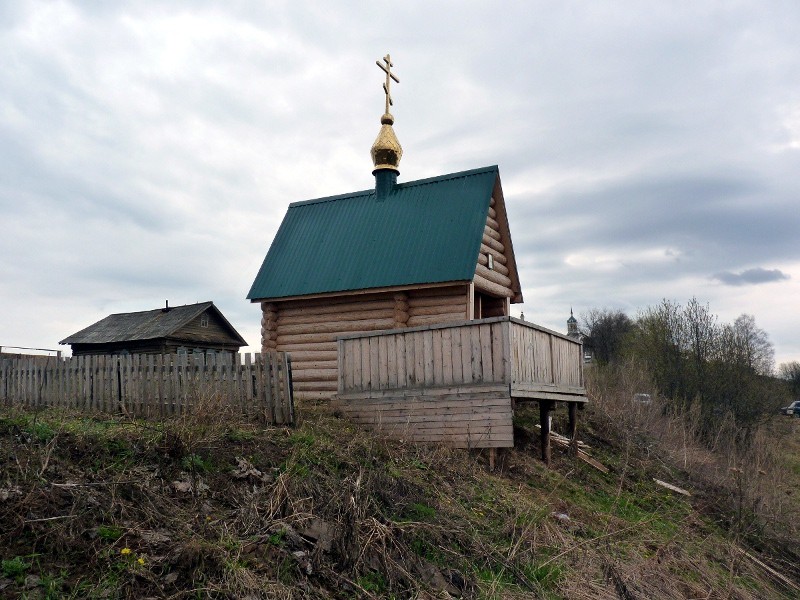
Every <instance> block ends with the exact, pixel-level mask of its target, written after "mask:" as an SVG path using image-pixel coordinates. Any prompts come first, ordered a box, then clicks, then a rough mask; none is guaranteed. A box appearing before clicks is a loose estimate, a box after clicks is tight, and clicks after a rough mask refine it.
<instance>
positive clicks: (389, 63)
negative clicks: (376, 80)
mask: <svg viewBox="0 0 800 600" xmlns="http://www.w3.org/2000/svg"><path fill="white" fill-rule="evenodd" d="M383 62H384V63H386V64H385V65H382V64H381V61H379V60H376V61H375V64H376V65H378V66H379V67H380V68H381V69H382V70H383V72H384V73H386V83H384V84H383V91H384V92H385V93H386V112H387V113H388V112H389V107H390V106H392V105H393V104H394V102H392V94H391V92H390V91H389V86H390V85H391V83H392V82H391V79H394V81H395V83H400V80H399V79H398V78H397V76H396V75H395V74H394V73H392V67H393V66H394V65H393V64H392V59H391V57H390V56H389V55H388V54H387V55H386V56H384V57H383Z"/></svg>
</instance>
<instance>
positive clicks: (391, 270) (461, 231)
mask: <svg viewBox="0 0 800 600" xmlns="http://www.w3.org/2000/svg"><path fill="white" fill-rule="evenodd" d="M498 177H499V172H498V168H497V166H491V167H484V168H481V169H473V170H471V171H463V172H461V173H452V174H450V175H442V176H439V177H432V178H430V179H421V180H419V181H409V182H407V183H400V184H397V185H395V186H394V188H393V189H392V191H391V192H390V193H389V194H388V196H386V197H385V198H379V197H377V196H376V194H375V190H366V191H362V192H354V193H352V194H344V195H341V196H332V197H329V198H321V199H319V200H309V201H307V202H295V203H293V204H290V205H289V210H288V211H287V213H286V216H285V217H284V219H283V222H282V223H281V226H280V229H279V230H278V233H277V234H276V236H275V239H274V240H273V242H272V246H270V249H269V252H268V253H267V256H266V258H265V259H264V263H263V264H262V265H261V269H260V270H259V272H258V275H257V276H256V278H255V281H254V282H253V285H252V287H251V288H250V292H249V293H248V294H247V297H248V299H250V300H258V299H263V298H286V297H289V296H302V295H308V294H320V293H327V292H342V291H349V290H362V289H370V288H380V287H390V286H401V285H413V284H420V283H443V282H449V281H471V280H472V277H473V275H474V273H475V265H476V264H477V262H478V253H479V252H480V245H481V239H482V237H483V229H484V226H485V225H486V215H487V211H488V209H489V202H490V200H491V198H492V191H493V189H494V186H495V182H496V181H497V179H498Z"/></svg>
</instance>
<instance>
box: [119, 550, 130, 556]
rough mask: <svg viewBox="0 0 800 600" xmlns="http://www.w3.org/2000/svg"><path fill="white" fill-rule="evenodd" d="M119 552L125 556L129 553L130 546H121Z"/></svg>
mask: <svg viewBox="0 0 800 600" xmlns="http://www.w3.org/2000/svg"><path fill="white" fill-rule="evenodd" d="M119 553H120V554H122V555H123V556H127V555H128V554H130V553H131V549H130V548H123V549H122V550H120V551H119Z"/></svg>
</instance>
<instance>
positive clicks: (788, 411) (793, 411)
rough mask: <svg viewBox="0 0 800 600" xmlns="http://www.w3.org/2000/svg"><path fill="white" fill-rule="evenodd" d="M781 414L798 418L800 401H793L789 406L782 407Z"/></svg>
mask: <svg viewBox="0 0 800 600" xmlns="http://www.w3.org/2000/svg"><path fill="white" fill-rule="evenodd" d="M781 414H784V415H786V416H787V417H791V416H792V415H794V416H795V417H800V400H795V401H794V402H792V403H791V404H790V405H789V406H784V407H783V408H782V409H781Z"/></svg>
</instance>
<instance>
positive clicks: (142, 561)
mask: <svg viewBox="0 0 800 600" xmlns="http://www.w3.org/2000/svg"><path fill="white" fill-rule="evenodd" d="M136 562H137V563H139V564H140V565H143V564H144V558H142V557H141V556H140V557H139V558H137V559H136Z"/></svg>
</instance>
